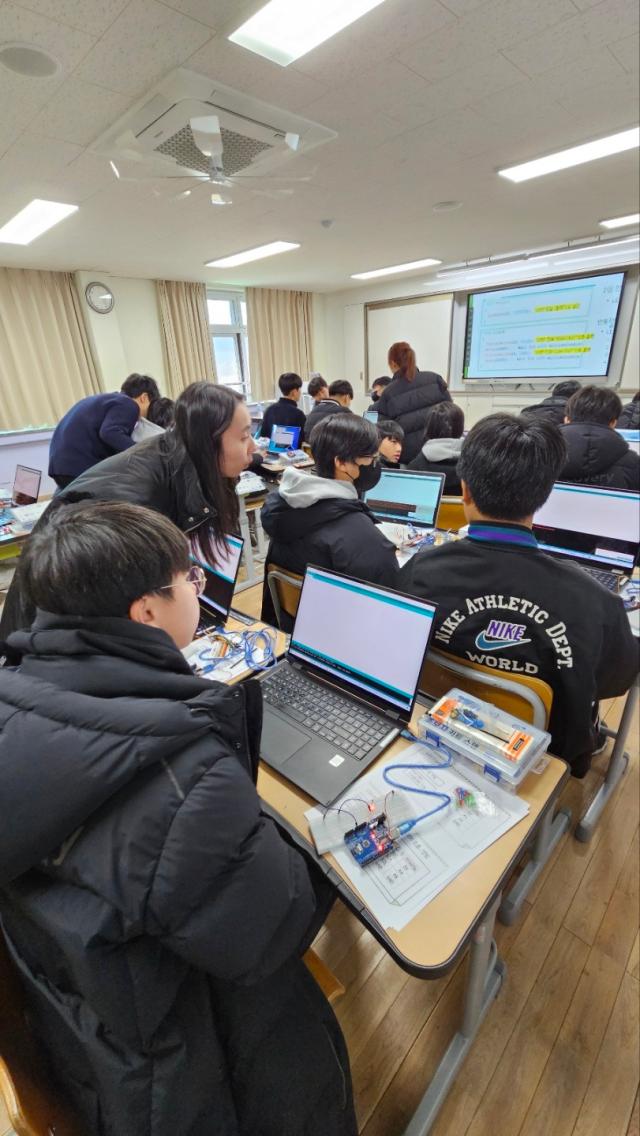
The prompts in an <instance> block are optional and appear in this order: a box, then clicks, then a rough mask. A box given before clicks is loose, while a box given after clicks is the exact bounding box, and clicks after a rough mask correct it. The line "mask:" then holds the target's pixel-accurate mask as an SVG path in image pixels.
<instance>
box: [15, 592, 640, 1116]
mask: <svg viewBox="0 0 640 1136" xmlns="http://www.w3.org/2000/svg"><path fill="white" fill-rule="evenodd" d="M260 592H261V586H258V587H255V588H251V589H247V591H246V592H243V593H241V594H240V595H238V596H237V597H236V603H235V606H236V607H238V608H239V609H240V610H242V611H245V612H247V613H248V614H252V615H257V614H259V606H260ZM621 707H622V700H621V699H616V700H614V701H612V702H611V703H607V704H606V706H604V707H603V711H604V716H605V718H606V721H607V722H608V723H609V724H610V725H613V726H615V725H616V724H617V721H618V718H619V715H620V712H621ZM629 750H630V752H631V754H632V762H631V767H630V769H629V771H628V773H627V775H626V776H625V777H624V778H623V780H622V783H621V785H620V786H619V787H618V790H617V792H616V794H615V796H614V798H613V799H612V801H611V802H610V803H609V806H608V808H607V810H606V812H605V814H604V815H603V817H602V820H601V823H600V826H599V827H598V829H597V830H596V833H595V835H594V836H593V839H592V841H591V843H590V844H588V845H584V844H579V843H578V842H577V841H576V840H575V839H574V837H573V835H571V833H570V834H569V835H568V836H566V837H564V838H563V840H562V841H561V843H560V845H559V847H558V848H557V850H556V853H555V855H554V857H553V858H552V861H551V862H550V863H549V864H548V865H547V867H546V869H545V871H544V873H543V874H542V876H541V878H540V879H539V880H538V882H537V885H536V887H535V888H534V890H533V892H532V894H531V896H530V902H528V903H526V904H525V910H524V911H523V914H522V916H521V918H520V920H519V922H518V923H517V925H516V926H514V927H508V928H507V927H501V926H500V925H498V933H497V938H498V944H499V948H500V951H501V953H502V955H503V956H504V958H505V960H506V963H507V976H506V980H505V983H504V985H503V987H502V990H501V992H500V994H499V995H498V998H497V999H496V1001H495V1003H494V1004H493V1006H492V1007H491V1009H490V1011H489V1013H488V1015H487V1018H486V1019H485V1022H484V1025H483V1026H482V1028H481V1030H480V1033H479V1034H478V1037H477V1038H476V1041H475V1044H474V1046H473V1049H472V1051H471V1054H470V1056H469V1057H468V1059H467V1062H466V1064H465V1065H464V1067H463V1069H462V1072H461V1073H460V1075H459V1076H458V1079H457V1081H456V1083H455V1084H454V1086H453V1089H452V1090H451V1093H450V1094H449V1097H448V1099H447V1101H446V1103H445V1105H444V1107H443V1110H442V1112H441V1114H440V1117H439V1119H438V1122H437V1123H436V1125H435V1127H434V1129H433V1136H463V1134H468V1136H640V1107H639V1102H638V1079H639V1078H638V1069H639V1063H640V1053H639V1042H638V1037H639V1005H640V998H639V983H640V961H639V936H638V927H639V923H640V915H639V903H640V901H639V850H638V819H639V807H638V804H639V776H640V763H639V759H638V721H637V714H636V719H635V722H634V726H633V729H632V732H631V735H630V744H629ZM605 765H606V757H605V758H604V760H603V758H602V757H600V758H597V759H596V761H595V762H594V768H593V769H592V770H591V772H590V773H589V775H588V776H587V777H586V778H585V780H584V781H582V782H578V781H571V782H570V783H569V784H568V786H567V787H566V789H565V792H564V794H563V797H562V798H561V802H562V803H563V804H565V805H568V806H569V807H570V808H571V809H572V811H573V814H574V818H575V817H576V816H577V815H578V814H580V813H581V812H582V811H583V809H584V806H585V802H587V803H588V801H589V800H590V799H591V797H592V796H593V794H594V792H595V789H596V788H597V786H598V784H599V782H600V779H601V777H602V771H603V768H604V767H605ZM573 827H574V826H573V825H572V828H571V831H573ZM314 945H315V949H316V951H317V952H318V954H319V955H320V956H321V957H322V958H323V959H324V960H325V962H326V963H327V964H328V965H329V966H330V967H331V969H332V970H333V971H334V973H335V974H336V976H337V977H338V978H339V979H340V980H341V981H342V983H343V984H344V986H345V987H346V994H345V995H344V997H343V998H342V999H340V1000H339V1001H338V1002H337V1003H336V1004H335V1010H336V1013H337V1016H338V1018H339V1020H340V1022H341V1025H342V1028H343V1030H344V1033H345V1037H346V1039H347V1044H348V1046H349V1053H350V1055H351V1064H352V1072H353V1080H354V1088H355V1096H356V1107H357V1112H358V1119H359V1125H360V1132H361V1136H401V1134H402V1132H403V1130H404V1127H405V1125H406V1123H407V1122H408V1120H409V1118H410V1116H411V1114H412V1112H413V1110H414V1109H415V1107H416V1104H417V1102H418V1100H419V1098H420V1097H421V1095H422V1093H423V1092H424V1089H425V1088H426V1086H427V1084H428V1082H429V1077H430V1074H431V1072H432V1071H433V1069H434V1068H435V1066H436V1064H437V1062H438V1060H439V1058H440V1056H441V1054H442V1052H443V1050H444V1048H445V1046H446V1043H447V1041H448V1039H449V1037H450V1035H451V1033H452V1032H453V1030H454V1029H455V1027H456V1025H457V1024H458V1020H459V1019H458V1014H459V1009H460V1000H461V993H462V981H463V978H464V966H465V963H464V961H463V962H462V964H461V965H460V966H459V967H458V968H457V969H456V970H455V971H453V972H452V973H451V974H450V975H447V976H446V977H445V978H443V979H440V980H438V981H436V982H424V981H420V980H419V979H415V978H410V977H409V975H407V974H405V973H404V971H402V970H400V968H399V967H398V966H396V965H395V964H394V963H393V962H392V961H391V959H390V958H389V957H388V955H386V953H385V952H384V950H383V949H382V947H380V946H379V945H378V944H377V943H376V941H375V940H374V939H373V938H372V937H371V935H369V933H368V932H367V931H366V930H365V929H364V928H363V927H362V925H361V924H360V923H359V922H358V921H357V920H356V919H355V918H354V917H353V916H352V915H350V914H349V912H348V911H347V910H346V908H345V907H344V906H343V905H342V904H341V903H340V902H339V901H338V902H337V903H336V905H335V906H334V909H333V911H332V913H331V915H330V917H329V920H328V921H327V924H326V926H325V927H324V928H323V930H322V932H321V933H320V935H319V936H318V939H317V940H316V943H315V944H314ZM0 1110H1V1106H0ZM3 1120H4V1121H5V1123H4V1124H3V1123H2V1121H3ZM5 1125H6V1119H5V1118H4V1117H3V1116H2V1115H1V1113H0V1133H4V1131H5ZM176 1136H180V1134H179V1133H176ZM212 1136H214V1134H213V1133H212ZM328 1136H331V1134H330V1133H329V1134H328Z"/></svg>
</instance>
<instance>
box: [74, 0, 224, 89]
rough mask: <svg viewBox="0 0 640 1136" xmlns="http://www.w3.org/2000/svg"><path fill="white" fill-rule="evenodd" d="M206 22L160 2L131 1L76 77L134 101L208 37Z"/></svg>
mask: <svg viewBox="0 0 640 1136" xmlns="http://www.w3.org/2000/svg"><path fill="white" fill-rule="evenodd" d="M210 36H211V31H210V29H209V28H206V27H205V26H204V24H200V23H197V22H196V21H195V20H190V19H189V18H188V17H187V16H182V15H180V13H178V12H175V11H174V10H173V9H172V8H166V7H165V6H164V4H160V3H157V2H156V0H131V3H130V4H129V5H128V7H127V8H126V10H125V11H124V12H123V13H122V15H120V16H119V17H118V19H117V20H116V21H115V23H114V24H112V25H111V27H110V28H109V30H108V31H107V32H106V33H105V35H104V36H103V37H102V39H100V40H99V41H98V43H97V44H96V45H95V47H94V48H93V50H92V51H91V52H90V53H89V55H88V56H87V57H86V59H85V60H84V62H83V63H82V65H81V66H80V67H79V68H78V70H77V77H78V78H79V79H85V80H86V81H87V82H89V83H91V82H93V83H97V84H99V85H100V86H103V87H108V88H109V89H110V90H113V91H120V92H121V93H122V94H125V95H131V96H132V97H135V96H137V95H141V94H143V93H144V92H145V91H146V89H147V88H148V87H149V86H150V85H151V84H152V83H155V82H157V80H158V79H160V78H161V77H162V75H164V74H165V73H166V72H167V71H170V70H172V68H174V67H178V66H179V65H180V64H181V63H184V62H185V60H186V59H188V58H189V56H190V55H193V53H194V51H197V49H198V48H199V47H201V46H202V45H203V44H204V43H206V41H207V40H208V39H209V38H210Z"/></svg>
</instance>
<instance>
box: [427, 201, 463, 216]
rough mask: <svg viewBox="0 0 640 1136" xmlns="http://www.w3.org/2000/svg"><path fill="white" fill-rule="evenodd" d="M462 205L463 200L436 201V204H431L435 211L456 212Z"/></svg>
mask: <svg viewBox="0 0 640 1136" xmlns="http://www.w3.org/2000/svg"><path fill="white" fill-rule="evenodd" d="M461 207H462V202H461V201H436V203H435V205H432V206H431V208H432V209H433V212H434V213H454V212H455V210H456V209H460V208H461Z"/></svg>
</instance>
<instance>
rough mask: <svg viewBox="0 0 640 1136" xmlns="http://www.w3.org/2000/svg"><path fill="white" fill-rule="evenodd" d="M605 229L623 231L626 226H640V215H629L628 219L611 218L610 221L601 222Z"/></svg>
mask: <svg viewBox="0 0 640 1136" xmlns="http://www.w3.org/2000/svg"><path fill="white" fill-rule="evenodd" d="M600 224H601V225H602V228H603V229H622V228H624V226H625V225H638V224H640V213H627V216H626V217H610V218H609V220H608V221H600Z"/></svg>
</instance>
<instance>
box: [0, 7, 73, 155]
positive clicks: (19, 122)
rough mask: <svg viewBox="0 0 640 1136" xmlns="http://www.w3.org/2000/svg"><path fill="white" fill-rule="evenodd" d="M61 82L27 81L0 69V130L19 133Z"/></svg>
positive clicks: (60, 80) (45, 80)
mask: <svg viewBox="0 0 640 1136" xmlns="http://www.w3.org/2000/svg"><path fill="white" fill-rule="evenodd" d="M0 15H1V13H0ZM61 82H62V79H60V78H52V79H38V80H34V79H28V78H26V77H25V76H23V75H15V74H12V73H11V72H10V71H7V70H6V69H5V68H3V67H0V106H2V115H1V116H0V124H1V125H0V130H2V129H4V130H6V131H8V132H12V133H13V134H14V136H16V134H18V133H20V131H21V130H23V129H24V128H25V126H27V125H28V124H29V122H30V121H31V120H32V119H33V118H35V116H36V115H37V114H38V111H39V110H40V109H41V108H42V107H43V106H45V105H46V104H47V102H48V101H49V99H51V98H52V97H53V96H54V94H55V92H56V91H57V90H58V88H59V87H60V84H61Z"/></svg>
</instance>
